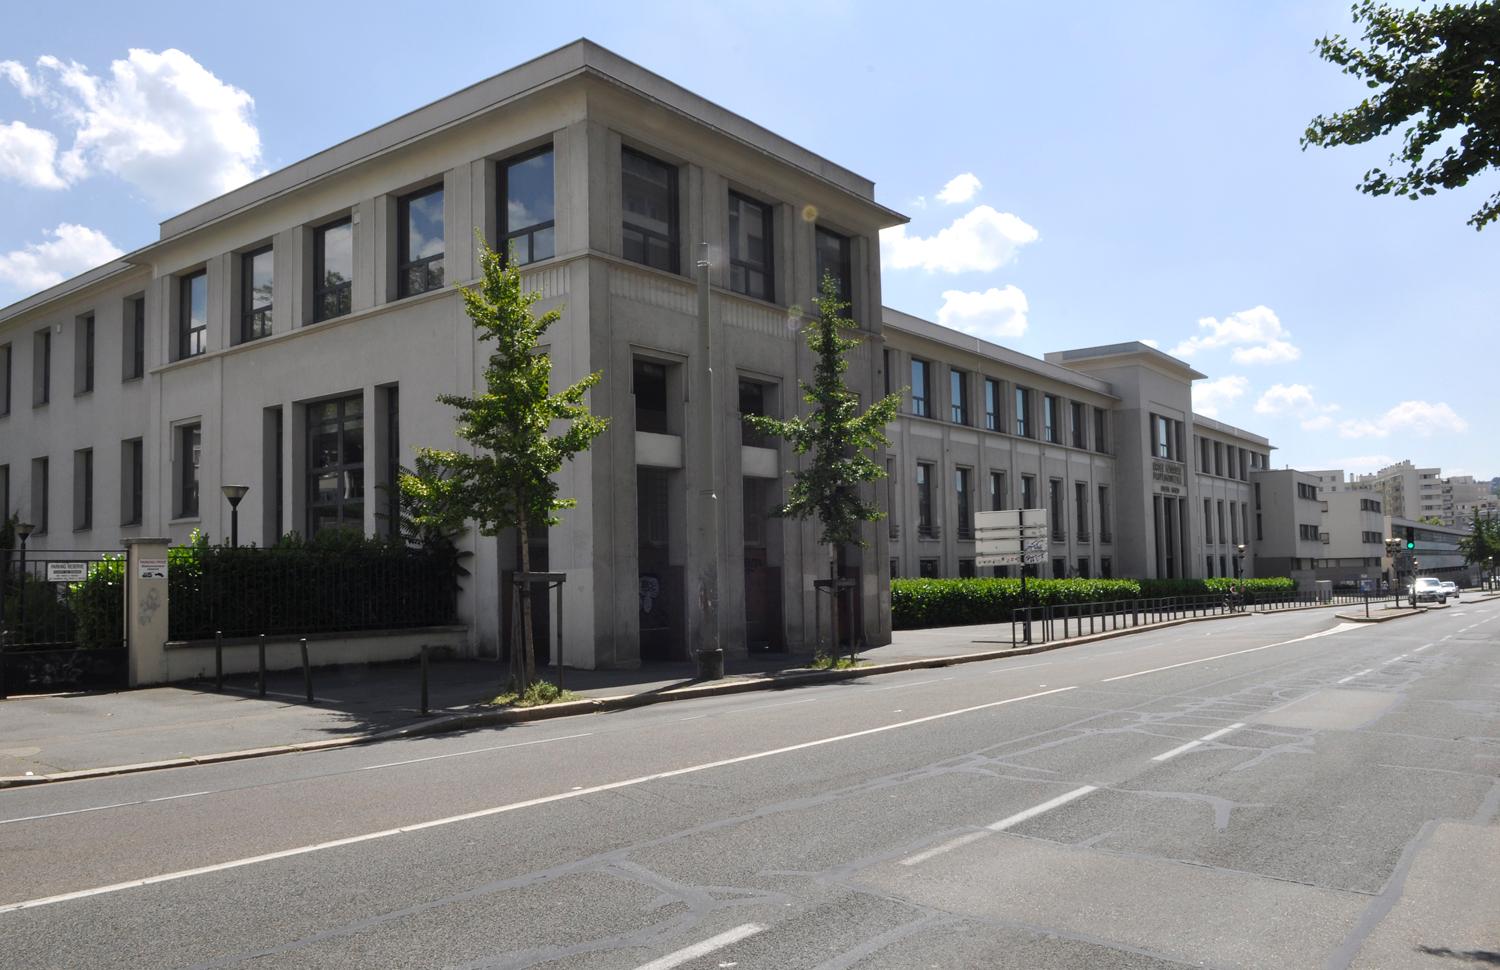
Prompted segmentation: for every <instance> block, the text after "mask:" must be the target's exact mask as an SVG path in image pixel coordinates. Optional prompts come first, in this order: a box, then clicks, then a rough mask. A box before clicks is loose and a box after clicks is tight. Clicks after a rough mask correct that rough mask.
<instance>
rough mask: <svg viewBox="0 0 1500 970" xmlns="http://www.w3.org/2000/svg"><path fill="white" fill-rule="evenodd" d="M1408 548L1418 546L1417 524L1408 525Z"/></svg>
mask: <svg viewBox="0 0 1500 970" xmlns="http://www.w3.org/2000/svg"><path fill="white" fill-rule="evenodd" d="M1406 548H1407V549H1408V550H1411V549H1415V548H1417V529H1416V527H1415V526H1410V525H1409V526H1407V527H1406Z"/></svg>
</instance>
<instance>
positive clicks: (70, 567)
mask: <svg viewBox="0 0 1500 970" xmlns="http://www.w3.org/2000/svg"><path fill="white" fill-rule="evenodd" d="M88 576H89V564H88V563H86V562H49V563H47V582H49V583H81V582H83V581H84V580H85V579H88Z"/></svg>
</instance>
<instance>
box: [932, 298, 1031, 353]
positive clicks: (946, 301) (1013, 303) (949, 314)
mask: <svg viewBox="0 0 1500 970" xmlns="http://www.w3.org/2000/svg"><path fill="white" fill-rule="evenodd" d="M1027 309H1028V307H1027V304H1026V294H1025V293H1022V292H1021V291H1020V290H1019V289H1017V288H1016V287H1014V286H1010V285H1007V286H1006V287H1005V289H1003V290H1002V289H997V288H995V287H993V286H992V287H990V288H989V289H987V290H983V291H976V292H972V293H969V292H964V291H963V290H945V291H944V292H943V305H942V306H941V307H940V308H939V309H938V312H937V322H938V323H940V324H942V325H943V326H945V327H952V328H953V329H955V330H962V331H963V332H964V333H967V334H972V335H973V336H975V337H980V338H983V339H985V340H1000V339H1002V338H1005V337H1019V336H1021V335H1022V334H1024V333H1025V332H1026V311H1027Z"/></svg>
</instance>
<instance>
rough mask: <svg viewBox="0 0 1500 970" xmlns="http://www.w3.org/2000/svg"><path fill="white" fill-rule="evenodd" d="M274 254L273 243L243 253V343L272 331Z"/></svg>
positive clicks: (241, 287) (241, 333)
mask: <svg viewBox="0 0 1500 970" xmlns="http://www.w3.org/2000/svg"><path fill="white" fill-rule="evenodd" d="M275 258H276V254H275V253H274V252H273V251H272V250H271V247H270V246H266V247H265V248H264V249H257V250H256V251H255V252H253V253H245V254H244V255H242V256H240V343H246V342H248V341H251V340H259V339H260V338H261V337H269V336H270V335H271V296H272V289H273V286H274V282H273V280H274V277H275V266H274V263H275Z"/></svg>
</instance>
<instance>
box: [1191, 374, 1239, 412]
mask: <svg viewBox="0 0 1500 970" xmlns="http://www.w3.org/2000/svg"><path fill="white" fill-rule="evenodd" d="M1248 390H1250V382H1249V381H1248V380H1246V379H1245V378H1243V377H1241V376H1239V375H1238V374H1231V375H1229V376H1228V377H1221V378H1219V379H1218V380H1214V381H1199V382H1198V383H1196V384H1194V385H1193V410H1194V411H1196V412H1197V413H1199V414H1201V415H1203V416H1204V417H1206V418H1216V417H1218V416H1219V409H1220V408H1223V407H1227V406H1228V405H1230V404H1232V403H1233V402H1234V401H1235V400H1236V399H1237V398H1240V397H1243V396H1244V394H1245V392H1246V391H1248Z"/></svg>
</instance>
